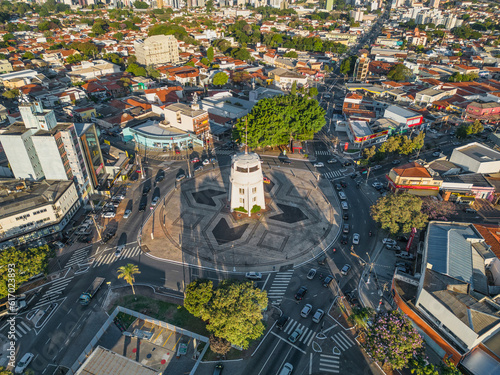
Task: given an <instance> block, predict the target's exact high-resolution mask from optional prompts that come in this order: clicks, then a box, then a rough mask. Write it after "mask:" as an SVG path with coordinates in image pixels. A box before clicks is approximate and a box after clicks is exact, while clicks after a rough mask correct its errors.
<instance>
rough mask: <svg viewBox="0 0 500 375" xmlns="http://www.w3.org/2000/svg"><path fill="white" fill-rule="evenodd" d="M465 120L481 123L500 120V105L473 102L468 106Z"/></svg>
mask: <svg viewBox="0 0 500 375" xmlns="http://www.w3.org/2000/svg"><path fill="white" fill-rule="evenodd" d="M465 118H466V119H470V120H481V121H498V120H500V103H496V102H487V103H486V102H477V101H475V102H472V103H470V104H469V105H467V109H466V110H465Z"/></svg>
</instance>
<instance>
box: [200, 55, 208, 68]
mask: <svg viewBox="0 0 500 375" xmlns="http://www.w3.org/2000/svg"><path fill="white" fill-rule="evenodd" d="M200 62H201V63H202V64H203V65H207V66H208V65H210V61H208V59H207V58H206V57H203V58H202V59H201V60H200Z"/></svg>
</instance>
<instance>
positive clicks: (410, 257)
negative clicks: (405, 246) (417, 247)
mask: <svg viewBox="0 0 500 375" xmlns="http://www.w3.org/2000/svg"><path fill="white" fill-rule="evenodd" d="M396 256H397V257H398V258H401V259H406V260H413V259H415V255H413V254H410V253H407V252H406V251H400V252H397V253H396Z"/></svg>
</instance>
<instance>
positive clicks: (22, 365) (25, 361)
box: [14, 353, 35, 374]
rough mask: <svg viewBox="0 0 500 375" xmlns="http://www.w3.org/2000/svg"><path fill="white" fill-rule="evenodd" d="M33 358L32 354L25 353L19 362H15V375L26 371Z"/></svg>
mask: <svg viewBox="0 0 500 375" xmlns="http://www.w3.org/2000/svg"><path fill="white" fill-rule="evenodd" d="M33 358H35V355H34V354H33V353H26V354H25V355H23V357H22V358H21V360H20V361H19V362H17V366H16V368H15V370H14V373H15V374H22V373H24V370H26V367H28V365H29V364H30V363H31V361H32V360H33Z"/></svg>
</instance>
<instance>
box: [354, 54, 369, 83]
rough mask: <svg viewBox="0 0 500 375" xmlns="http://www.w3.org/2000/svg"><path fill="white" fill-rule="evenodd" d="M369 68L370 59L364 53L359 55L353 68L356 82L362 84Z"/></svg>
mask: <svg viewBox="0 0 500 375" xmlns="http://www.w3.org/2000/svg"><path fill="white" fill-rule="evenodd" d="M369 66H370V59H369V57H368V55H367V54H366V53H363V54H361V56H360V57H359V59H358V60H357V61H356V65H355V66H354V79H355V80H356V81H357V82H363V81H364V80H366V77H367V75H368V67H369Z"/></svg>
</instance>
